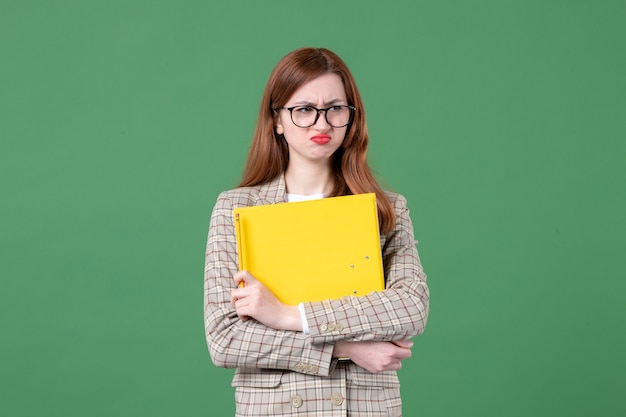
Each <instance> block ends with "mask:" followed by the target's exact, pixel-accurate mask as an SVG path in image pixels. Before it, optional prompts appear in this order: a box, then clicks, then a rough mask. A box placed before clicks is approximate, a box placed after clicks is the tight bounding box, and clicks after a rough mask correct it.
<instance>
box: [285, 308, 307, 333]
mask: <svg viewBox="0 0 626 417" xmlns="http://www.w3.org/2000/svg"><path fill="white" fill-rule="evenodd" d="M282 327H283V329H285V330H293V331H296V332H301V331H302V316H301V315H300V309H298V306H286V309H285V314H284V315H283V326H282Z"/></svg>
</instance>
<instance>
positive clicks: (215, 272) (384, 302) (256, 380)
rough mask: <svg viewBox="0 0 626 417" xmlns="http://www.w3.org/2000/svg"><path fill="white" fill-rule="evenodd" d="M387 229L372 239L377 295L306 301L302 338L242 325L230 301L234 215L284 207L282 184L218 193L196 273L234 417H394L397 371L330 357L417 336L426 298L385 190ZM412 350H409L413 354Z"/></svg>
mask: <svg viewBox="0 0 626 417" xmlns="http://www.w3.org/2000/svg"><path fill="white" fill-rule="evenodd" d="M388 196H389V198H390V199H391V202H392V204H393V205H394V207H395V213H396V227H395V229H394V230H393V231H392V232H391V233H390V234H388V235H386V236H382V237H381V248H382V251H383V263H384V269H385V281H386V289H385V290H384V291H380V292H375V293H372V294H370V295H366V296H363V297H346V298H343V299H339V300H327V301H321V302H313V303H305V304H304V309H305V312H306V317H307V321H308V324H309V331H310V333H309V334H308V335H306V334H304V333H302V332H293V331H282V330H274V329H271V328H268V327H266V326H265V325H263V324H261V323H259V322H257V321H255V320H248V321H245V322H244V321H241V320H240V319H239V318H238V317H237V314H236V312H235V309H234V308H233V307H232V306H231V304H230V292H231V290H232V289H234V288H235V286H234V281H233V279H232V277H233V275H235V273H236V272H237V265H238V263H237V262H238V260H237V250H236V239H235V230H234V223H233V209H234V208H235V207H242V206H256V205H263V204H274V203H281V202H285V201H286V200H285V199H286V192H285V182H284V177H280V178H277V179H276V180H274V181H272V182H270V183H268V184H264V185H261V186H256V187H246V188H237V189H234V190H230V191H226V192H223V193H222V194H220V196H219V197H218V199H217V203H216V204H215V207H214V209H213V213H212V215H211V224H210V227H209V237H208V243H207V250H206V265H205V272H204V306H205V317H204V318H205V330H206V337H207V343H208V346H209V351H210V353H211V358H212V360H213V362H214V363H215V364H216V365H217V366H221V367H227V368H237V371H236V372H235V376H234V378H233V382H232V385H233V386H234V387H236V390H235V402H236V415H237V416H333V417H335V416H387V417H388V416H400V415H401V414H402V409H401V407H402V405H401V400H400V386H399V382H398V377H397V374H396V372H381V373H378V374H374V373H370V372H368V371H366V370H365V369H363V368H361V367H359V366H357V365H356V364H354V363H353V362H351V361H348V360H346V361H343V360H342V361H338V360H337V359H334V358H332V352H333V344H334V342H336V341H338V340H347V341H364V340H377V341H389V340H399V339H408V338H410V337H413V336H415V335H418V334H420V333H422V332H423V331H424V326H425V325H426V319H427V317H428V301H429V293H428V287H427V286H426V275H425V274H424V271H423V270H422V266H421V263H420V259H419V256H418V254H417V250H416V247H415V244H416V241H415V240H414V238H413V226H412V224H411V220H410V218H409V213H408V209H407V207H406V200H405V199H404V197H402V196H400V195H398V194H393V193H388ZM414 353H415V352H414Z"/></svg>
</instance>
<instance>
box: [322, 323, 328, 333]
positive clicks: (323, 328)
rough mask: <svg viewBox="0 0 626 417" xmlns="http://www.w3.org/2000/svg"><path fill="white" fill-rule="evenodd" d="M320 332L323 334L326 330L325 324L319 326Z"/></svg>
mask: <svg viewBox="0 0 626 417" xmlns="http://www.w3.org/2000/svg"><path fill="white" fill-rule="evenodd" d="M320 330H321V331H323V332H325V331H326V330H328V326H327V325H326V324H322V325H320Z"/></svg>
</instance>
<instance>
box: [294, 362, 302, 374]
mask: <svg viewBox="0 0 626 417" xmlns="http://www.w3.org/2000/svg"><path fill="white" fill-rule="evenodd" d="M294 368H295V369H296V371H298V372H302V371H303V370H304V365H302V364H301V363H299V364H297V365H296V366H295V367H294Z"/></svg>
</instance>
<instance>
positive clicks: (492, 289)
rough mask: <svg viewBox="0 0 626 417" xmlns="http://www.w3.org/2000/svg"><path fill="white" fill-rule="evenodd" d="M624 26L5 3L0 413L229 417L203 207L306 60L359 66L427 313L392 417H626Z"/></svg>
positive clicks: (541, 11)
mask: <svg viewBox="0 0 626 417" xmlns="http://www.w3.org/2000/svg"><path fill="white" fill-rule="evenodd" d="M625 21H626V3H624V2H623V1H608V0H606V1H556V0H552V1H550V0H542V1H540V0H531V1H496V0H483V1H456V2H453V1H449V0H443V1H437V2H427V1H401V2H394V1H389V2H378V1H377V2H356V1H339V0H338V1H335V2H323V1H322V2H309V3H294V2H293V1H267V2H261V1H258V2H257V1H254V2H252V1H250V2H242V1H228V2H227V1H221V2H214V1H182V0H178V1H164V0H151V1H148V0H143V1H129V0H124V1H121V0H115V1H111V0H109V1H77V0H75V1H70V0H58V1H43V0H41V1H28V0H19V1H17V0H0V141H1V142H0V181H1V190H0V192H1V194H0V196H1V199H2V202H1V204H0V251H1V255H0V256H1V258H0V266H1V271H0V279H1V287H0V309H1V311H0V313H1V314H0V329H1V342H0V361H1V365H0V373H1V376H0V396H1V399H0V415H3V416H11V417H13V416H63V417H70V416H81V417H82V416H94V417H95V416H222V415H232V414H233V410H234V407H233V391H232V388H231V387H230V386H229V384H230V378H231V375H232V371H231V370H223V369H217V368H215V367H214V366H213V365H212V363H211V361H210V358H209V354H208V351H207V349H206V344H205V341H204V330H203V322H202V270H203V262H204V259H203V255H204V245H205V241H206V233H207V229H208V222H209V214H210V210H211V208H212V206H213V203H214V201H215V198H216V196H217V194H218V192H219V191H221V190H224V189H228V188H231V187H233V186H234V185H235V184H236V183H237V181H238V179H239V175H240V172H241V168H242V164H243V162H244V159H245V156H246V153H247V148H248V145H249V141H250V138H251V135H252V130H253V126H254V123H255V117H256V114H257V109H258V102H259V99H260V96H261V92H262V89H263V87H264V84H265V81H266V79H267V77H268V75H269V72H270V71H271V69H272V67H273V65H274V64H275V63H276V62H277V61H278V60H279V59H280V58H281V57H282V56H283V55H284V54H286V53H287V52H289V51H290V50H292V49H295V48H297V47H301V46H325V47H328V48H330V49H332V50H334V51H336V52H337V53H338V54H339V55H340V56H342V57H343V58H344V59H345V61H346V62H347V63H348V65H349V66H350V67H351V68H352V70H353V72H354V75H355V77H356V79H357V82H358V84H359V86H360V88H361V91H362V94H363V97H364V100H365V104H366V106H367V113H368V121H369V128H370V133H371V140H372V144H371V148H370V161H371V164H372V166H373V167H374V168H375V170H376V171H377V172H378V173H379V175H380V178H381V181H383V182H384V183H385V184H389V185H390V186H391V187H392V188H393V189H394V190H396V191H398V192H401V193H403V194H405V195H406V197H407V198H408V200H409V204H410V207H411V210H412V217H413V221H414V225H415V231H416V236H417V238H418V239H419V240H420V245H419V250H420V254H421V256H422V261H423V263H424V266H425V269H426V271H427V273H428V275H429V284H430V287H431V291H432V300H431V302H432V305H431V318H430V322H429V324H428V327H427V331H426V333H425V334H424V335H423V336H420V337H419V338H417V339H416V346H415V348H414V350H413V351H414V356H413V358H412V359H410V360H409V361H407V362H406V365H405V366H404V368H403V369H402V371H401V379H402V381H403V385H402V386H403V394H404V399H405V415H407V416H444V417H449V416H461V415H463V416H480V417H487V416H528V415H532V416H570V417H571V416H617V415H625V414H626V405H624V404H625V403H624V402H623V401H622V400H621V399H620V397H621V396H623V391H624V387H625V386H626V377H625V375H626V359H625V355H624V352H626V314H625V313H624V304H625V303H624V301H623V300H624V293H625V290H626V284H625V278H626V268H625V267H624V255H623V253H624V251H625V250H626V242H625V236H626V220H625V219H626V216H625V215H624V213H625V212H626V196H625V191H624V189H625V186H624V183H625V180H626V170H625V165H626V164H625V163H624V159H625V157H626V145H625V142H626V140H625V139H626V99H625V97H626V76H625V74H626V25H625V24H624V22H625ZM620 392H621V393H622V394H620Z"/></svg>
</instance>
